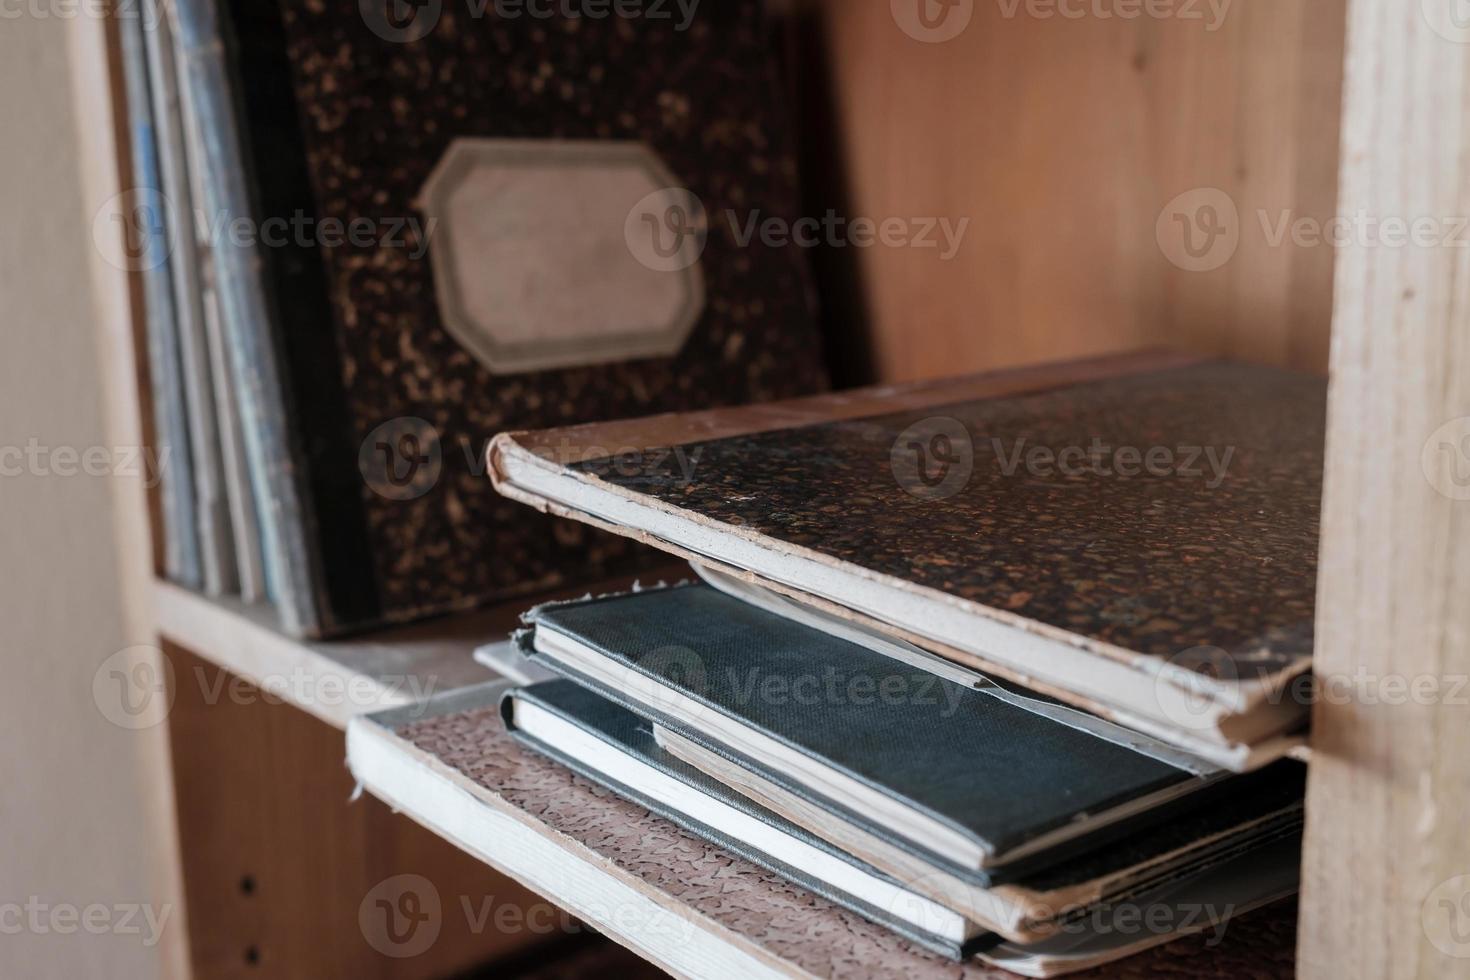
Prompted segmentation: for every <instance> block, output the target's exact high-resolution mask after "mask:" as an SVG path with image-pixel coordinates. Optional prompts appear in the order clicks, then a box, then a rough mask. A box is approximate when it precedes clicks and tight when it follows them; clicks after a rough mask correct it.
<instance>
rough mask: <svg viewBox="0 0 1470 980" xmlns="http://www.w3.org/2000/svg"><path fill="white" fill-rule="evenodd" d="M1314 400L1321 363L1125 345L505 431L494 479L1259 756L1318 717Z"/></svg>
mask: <svg viewBox="0 0 1470 980" xmlns="http://www.w3.org/2000/svg"><path fill="white" fill-rule="evenodd" d="M1325 406H1326V386H1325V383H1324V382H1323V381H1322V380H1321V379H1318V378H1315V377H1309V376H1304V375H1298V374H1293V373H1289V372H1284V371H1278V370H1272V369H1267V368H1260V367H1251V366H1247V365H1242V364H1233V363H1227V362H1213V361H1200V360H1198V359H1194V358H1189V357H1185V356H1182V355H1172V354H1142V355H1127V356H1121V357H1112V358H1103V359H1099V360H1094V361H1084V362H1074V363H1069V364H1061V365H1047V366H1042V367H1037V368H1027V369H1019V370H1013V371H1006V372H997V373H994V374H988V375H981V376H978V377H973V378H965V379H957V380H952V381H939V382H927V383H921V384H915V385H908V386H899V387H882V388H874V389H868V390H863V391H856V392H846V393H841V394H833V395H827V396H818V397H816V398H811V399H805V400H798V401H793V402H787V403H782V404H776V405H764V406H751V407H746V408H741V409H735V410H731V411H713V412H700V413H689V414H668V415H662V416H654V417H649V418H643V419H635V420H630V421H625V422H617V423H606V424H603V425H591V426H580V427H572V428H564V429H558V430H550V431H542V432H518V433H506V434H502V435H501V436H499V437H497V439H496V441H495V442H494V444H493V445H492V448H491V469H492V475H493V476H494V478H495V481H496V485H497V487H498V488H499V489H500V491H501V492H502V493H504V494H506V495H507V496H509V497H511V498H513V499H517V500H521V501H523V502H526V503H529V504H531V505H532V506H534V507H536V508H538V509H541V510H544V511H547V512H549V513H553V514H560V515H565V516H572V517H576V518H579V519H581V520H584V521H587V522H589V523H591V524H593V525H595V526H598V527H602V528H606V529H611V530H615V531H618V532H620V533H623V534H626V535H630V536H633V537H636V538H638V539H639V540H642V541H647V542H649V543H651V544H655V545H658V546H660V547H662V548H665V549H666V550H669V551H671V552H674V553H676V554H679V555H682V556H684V557H686V558H690V559H693V560H696V561H697V562H699V563H701V564H703V565H706V566H710V567H713V568H715V569H716V570H717V571H721V572H724V573H726V574H727V575H728V576H733V577H735V578H741V579H745V580H748V581H752V582H755V583H756V584H759V585H761V586H762V587H764V588H766V589H770V590H774V591H776V592H779V593H782V594H784V595H785V596H787V597H789V598H792V599H796V600H799V601H800V602H802V603H804V604H806V605H809V606H813V607H815V608H817V609H818V610H820V611H822V612H824V613H827V614H829V615H832V616H836V617H838V618H842V619H846V620H849V621H852V622H855V623H857V624H859V625H861V626H863V627H864V628H868V629H873V630H877V631H880V632H884V633H886V634H889V635H891V636H894V637H897V638H899V639H901V640H904V641H907V642H911V643H913V644H915V645H918V646H920V647H923V648H925V649H927V650H929V651H933V652H937V653H940V654H942V655H944V656H946V657H948V658H950V659H952V660H954V661H956V662H959V663H962V664H966V665H970V666H974V667H976V668H979V669H983V670H986V671H989V672H993V673H995V674H997V675H999V676H1001V677H1003V678H1008V679H1010V680H1013V681H1015V682H1017V683H1021V684H1024V685H1026V686H1027V687H1030V688H1033V689H1037V690H1040V691H1043V692H1045V693H1047V694H1049V695H1053V696H1055V697H1058V698H1061V699H1064V700H1066V701H1069V702H1071V703H1073V704H1075V705H1078V706H1080V707H1083V708H1086V709H1087V710H1089V711H1092V712H1095V713H1098V714H1103V715H1106V716H1108V717H1111V718H1113V719H1115V720H1118V721H1120V722H1121V723H1123V724H1126V725H1127V726H1128V727H1130V728H1134V729H1137V730H1140V731H1143V732H1147V733H1149V734H1151V735H1154V736H1156V737H1159V738H1163V739H1166V740H1169V741H1172V742H1174V743H1175V744H1176V745H1179V746H1180V747H1182V748H1185V749H1187V750H1188V751H1190V752H1192V753H1194V754H1197V755H1203V756H1207V757H1209V758H1210V759H1212V760H1213V761H1215V762H1217V763H1219V764H1222V765H1226V766H1229V767H1230V768H1234V769H1246V768H1251V767H1254V766H1258V765H1260V764H1262V763H1264V762H1266V761H1269V760H1270V759H1272V758H1275V757H1277V756H1279V755H1281V754H1282V753H1284V752H1285V751H1286V750H1287V749H1289V748H1290V747H1291V745H1292V739H1291V737H1290V736H1291V733H1292V732H1293V731H1294V730H1295V729H1296V728H1298V727H1299V726H1300V725H1302V724H1304V723H1305V716H1306V712H1305V703H1306V702H1305V700H1304V699H1300V698H1296V697H1294V696H1293V695H1294V693H1295V691H1294V689H1293V684H1294V683H1295V682H1296V681H1297V680H1298V679H1299V678H1301V677H1303V676H1304V675H1305V674H1306V672H1307V670H1308V668H1309V666H1310V655H1311V649H1312V617H1313V604H1314V598H1315V595H1314V593H1315V583H1316V555H1317V533H1318V511H1319V497H1320V493H1321V481H1322V453H1323V432H1324V430H1323V418H1324V414H1325ZM608 445H618V446H624V447H633V449H631V450H625V451H623V452H622V453H620V454H618V455H617V456H616V457H610V456H607V455H606V454H603V455H597V454H596V453H595V451H594V448H595V447H598V446H608Z"/></svg>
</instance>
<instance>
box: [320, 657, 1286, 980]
mask: <svg viewBox="0 0 1470 980" xmlns="http://www.w3.org/2000/svg"><path fill="white" fill-rule="evenodd" d="M508 686H509V685H508V684H507V683H504V682H502V683H496V684H490V685H486V686H483V687H478V688H470V689H464V690H461V691H458V692H455V693H454V694H452V695H449V696H447V697H443V698H439V699H436V701H435V702H434V703H432V704H430V705H419V706H415V707H411V708H405V709H397V710H394V711H390V712H385V713H383V714H380V715H376V716H372V717H362V718H358V719H356V720H354V721H353V723H352V724H351V726H350V727H349V729H348V761H349V765H350V766H351V768H352V771H353V773H354V775H355V776H356V777H357V778H358V779H359V781H360V782H362V783H363V784H364V785H365V786H366V787H367V789H368V791H369V792H370V793H372V794H373V795H375V796H378V797H380V798H381V799H383V800H384V802H387V803H388V804H389V805H391V806H393V807H395V808H397V809H399V810H401V811H402V812H404V813H406V814H407V815H409V816H410V817H412V818H413V819H414V820H416V821H418V822H419V823H421V824H423V825H424V826H426V827H428V828H429V829H431V830H433V831H435V832H436V833H438V834H440V835H441V836H443V837H445V838H447V839H448V840H450V841H451V842H453V843H455V844H457V845H458V846H459V847H461V848H463V849H464V850H466V851H468V852H469V853H471V854H473V855H475V856H476V857H478V858H480V859H481V860H483V861H485V862H487V863H489V864H491V865H492V866H494V867H496V868H498V869H499V870H501V871H503V872H505V873H506V874H509V875H510V876H511V877H513V878H516V879H517V880H519V881H521V882H522V883H524V884H526V885H527V886H529V887H531V888H532V889H534V890H536V891H538V892H540V893H541V894H543V895H545V896H546V897H547V898H549V899H550V900H551V901H553V902H555V903H557V904H558V905H560V906H562V907H564V908H566V909H568V910H569V911H571V912H572V913H573V914H575V915H577V916H579V917H581V918H582V919H584V920H585V921H587V922H588V923H590V924H591V925H593V926H594V927H596V928H598V929H599V930H601V931H603V932H605V933H606V934H607V935H609V936H611V937H612V938H614V939H617V940H618V941H619V942H621V943H623V944H624V945H626V946H628V947H629V948H631V949H634V950H635V951H637V952H639V953H640V954H641V955H643V956H644V957H646V958H648V959H650V960H651V961H653V962H654V963H656V964H658V965H659V966H661V967H663V968H664V969H666V970H669V971H670V972H672V973H675V974H678V975H683V976H692V977H731V978H748V977H773V976H778V977H851V976H907V977H916V978H940V977H944V978H951V980H960V978H994V977H1005V976H1010V974H1007V973H1005V972H1003V971H1000V970H995V969H993V968H989V967H986V966H984V965H983V964H981V963H980V962H979V961H973V960H972V961H970V962H968V963H965V964H956V963H953V962H951V961H949V960H945V959H942V958H940V957H937V956H934V955H931V954H929V953H926V952H923V951H921V950H918V949H916V948H915V947H913V946H911V945H910V944H909V943H907V942H906V941H904V940H903V939H901V938H899V937H898V936H896V935H894V934H893V933H890V932H888V931H887V930H885V929H882V928H880V927H878V926H876V925H873V924H871V923H869V922H867V921H866V920H864V919H862V918H860V917H858V916H856V915H853V914H851V913H848V912H846V911H844V910H842V909H840V908H838V907H836V906H834V905H832V904H831V903H829V902H826V901H825V900H823V899H820V898H817V897H816V896H813V895H811V894H810V893H808V892H806V891H804V890H802V889H800V888H797V887H796V886H794V885H791V884H790V883H788V882H786V881H785V880H783V879H781V878H780V877H778V876H776V875H773V874H770V873H768V872H766V871H763V870H761V869H760V868H757V867H756V866H754V865H752V864H750V863H748V862H746V861H743V860H741V859H738V858H735V857H732V856H730V855H729V854H727V853H725V852H724V851H722V850H720V849H719V848H717V847H714V846H713V845H710V844H707V843H705V842H704V841H702V840H700V839H699V838H697V837H695V836H693V835H692V834H688V833H686V832H684V831H682V830H680V829H679V828H677V827H675V826H674V825H673V824H671V823H669V822H667V821H665V820H663V819H661V818H659V817H656V816H654V815H652V814H650V813H648V812H647V811H646V810H644V809H642V808H641V807H639V806H637V805H635V804H633V803H630V802H628V801H626V800H623V799H620V798H619V797H617V796H616V795H614V794H612V793H609V792H608V791H606V790H604V789H602V788H600V787H597V786H595V785H593V784H592V783H589V782H588V781H586V780H583V779H581V778H580V777H577V776H575V775H573V774H572V773H571V772H570V771H569V770H567V769H565V768H563V767H562V766H559V765H557V764H555V763H554V762H551V761H550V760H548V759H544V758H542V757H541V756H539V755H537V754H536V753H533V752H530V751H528V750H525V749H523V748H521V747H520V746H519V745H518V744H517V743H516V742H515V741H514V740H513V739H511V738H510V736H509V735H507V734H506V733H505V731H504V728H503V726H502V725H501V723H500V720H499V717H498V712H497V710H496V708H495V705H496V704H497V702H498V700H499V696H500V694H501V693H502V692H503V691H504V690H505V689H506V688H507V687H508ZM569 868H570V869H571V870H570V871H569V870H567V869H569ZM1295 922H1296V911H1295V903H1285V904H1283V905H1278V906H1276V907H1273V908H1270V909H1266V910H1263V911H1261V912H1259V913H1256V914H1253V915H1249V916H1245V917H1242V918H1241V919H1239V920H1237V921H1234V922H1232V923H1230V925H1229V926H1228V928H1227V930H1226V935H1225V938H1224V941H1223V942H1222V943H1220V944H1219V945H1215V946H1212V944H1211V942H1210V940H1209V939H1208V938H1206V937H1205V936H1199V937H1190V938H1185V939H1181V940H1177V941H1175V942H1173V943H1170V944H1168V945H1165V946H1161V947H1158V948H1156V949H1153V950H1150V951H1148V952H1145V953H1143V954H1140V955H1139V956H1136V957H1133V958H1131V959H1128V960H1126V961H1123V962H1120V963H1118V964H1115V965H1113V966H1110V967H1106V968H1102V969H1100V970H1095V971H1091V972H1089V973H1084V974H1077V976H1082V977H1094V978H1096V977H1115V978H1130V980H1131V978H1135V977H1136V978H1145V977H1148V978H1152V977H1159V976H1169V977H1179V978H1182V977H1222V978H1223V977H1241V976H1249V977H1252V978H1256V980H1269V978H1275V977H1281V978H1287V977H1291V976H1293V972H1294V945H1295Z"/></svg>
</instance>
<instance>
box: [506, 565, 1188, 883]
mask: <svg viewBox="0 0 1470 980" xmlns="http://www.w3.org/2000/svg"><path fill="white" fill-rule="evenodd" d="M528 619H529V621H530V622H531V624H532V625H533V626H534V627H535V628H536V629H538V630H551V631H554V632H557V633H560V634H563V635H565V636H567V637H570V638H573V639H575V640H577V641H579V642H580V643H582V644H583V645H585V646H587V647H589V648H591V649H593V650H595V651H597V652H598V653H599V654H600V655H602V656H605V657H607V658H609V659H610V660H612V661H615V662H617V663H619V664H621V665H623V666H625V667H627V668H630V669H632V670H633V671H635V672H638V673H641V674H643V675H645V676H650V677H655V678H657V679H658V680H659V681H660V682H661V683H662V684H664V685H666V686H668V687H670V688H673V689H676V690H678V691H680V692H681V693H683V694H685V695H687V696H688V697H690V698H692V699H694V700H695V701H697V702H699V703H700V704H702V705H704V706H706V708H707V709H708V710H711V711H717V712H721V713H723V714H726V715H728V716H731V717H733V718H736V719H739V720H740V721H741V722H743V723H744V724H746V725H747V726H749V727H751V728H753V729H755V730H757V731H759V732H761V733H763V734H765V735H768V736H769V737H771V738H774V739H776V740H778V741H780V742H782V743H784V744H786V745H787V746H789V747H791V748H794V749H796V750H798V751H800V752H802V753H805V754H807V755H810V756H813V757H815V758H818V759H820V760H822V761H823V762H825V763H826V764H828V765H830V766H832V767H834V768H836V769H838V770H840V771H843V772H845V773H846V774H848V775H850V776H852V777H854V778H856V779H858V780H860V781H862V782H864V783H866V784H868V785H869V786H871V787H875V788H877V789H879V790H880V791H882V792H884V793H886V794H889V795H891V796H894V797H898V798H900V799H902V800H903V801H904V802H905V803H907V804H908V805H909V806H911V807H913V808H914V809H916V810H919V811H922V812H925V813H927V814H929V815H930V816H932V817H934V818H935V819H937V820H940V821H942V822H943V823H945V824H947V825H948V826H950V827H952V828H954V829H956V830H958V831H959V832H961V833H962V834H964V835H966V836H967V837H969V838H970V839H971V840H972V841H974V842H975V843H976V844H977V845H978V846H979V847H981V848H982V849H983V850H984V851H986V852H987V853H990V854H995V855H1001V856H1003V855H1004V854H1005V853H1006V852H1007V851H1010V850H1012V849H1014V848H1016V847H1018V846H1020V845H1023V844H1025V843H1026V842H1027V841H1029V840H1032V839H1034V838H1036V837H1038V836H1040V835H1042V834H1045V833H1047V832H1049V831H1052V830H1054V829H1057V828H1060V827H1064V826H1065V825H1067V824H1069V823H1070V822H1072V821H1075V820H1078V819H1081V818H1082V817H1084V816H1086V815H1089V814H1099V813H1103V812H1105V811H1107V810H1109V809H1111V808H1113V807H1115V806H1118V805H1121V804H1125V803H1127V802H1129V801H1131V800H1134V799H1137V798H1139V797H1143V796H1147V795H1150V794H1152V793H1155V792H1157V791H1160V790H1163V789H1165V788H1168V787H1171V786H1175V785H1178V784H1183V783H1186V782H1188V781H1190V780H1196V781H1199V782H1200V783H1201V785H1202V784H1203V783H1204V782H1205V781H1206V780H1205V778H1204V777H1200V776H1197V775H1195V774H1193V773H1191V772H1189V771H1186V770H1184V769H1182V768H1179V767H1176V766H1175V765H1173V764H1171V763H1169V762H1166V761H1162V760H1161V759H1158V758H1155V757H1152V756H1150V755H1146V754H1144V753H1142V752H1139V751H1136V750H1134V749H1132V748H1129V747H1127V746H1124V745H1120V744H1116V743H1114V742H1112V741H1109V740H1107V739H1104V738H1101V737H1098V736H1096V735H1093V734H1091V733H1089V732H1086V731H1083V730H1080V729H1078V728H1074V727H1071V726H1069V725H1067V724H1063V723H1061V722H1058V721H1056V720H1053V719H1052V718H1050V717H1047V716H1046V715H1044V714H1039V713H1036V712H1033V711H1030V710H1027V709H1026V708H1025V707H1022V706H1019V705H1017V704H1015V703H1013V702H1012V701H1010V700H1006V699H1003V698H1001V697H997V696H993V695H992V694H990V693H987V692H986V690H985V689H977V688H972V687H967V686H965V685H962V684H958V683H955V682H952V681H948V680H945V679H941V678H938V677H936V676H935V675H933V674H930V673H928V672H926V671H923V670H921V669H919V668H916V667H911V666H909V665H906V664H903V663H901V662H899V661H896V660H893V659H891V658H889V657H886V656H883V655H881V654H878V653H875V652H873V651H871V650H869V649H867V648H866V647H862V646H859V645H857V644H854V643H850V642H848V641H845V640H841V639H838V638H835V637H833V636H830V635H829V634H827V633H824V632H822V631H820V630H816V629H812V628H810V627H806V626H803V625H800V624H798V623H793V622H791V621H789V620H786V619H783V618H782V617H780V616H777V615H774V614H772V613H769V612H766V611H764V610H761V609H758V608H756V607H754V606H751V605H749V604H747V603H744V602H741V601H740V600H738V599H735V598H732V597H730V596H727V595H725V594H723V593H721V592H718V591H716V590H714V589H712V588H709V587H708V586H703V585H691V586H683V587H678V588H673V589H660V590H649V591H645V592H639V593H633V594H630V595H623V596H610V597H605V598H599V599H592V600H586V601H581V602H573V603H562V604H553V605H547V606H542V607H538V608H537V609H535V610H532V612H531V613H530V614H528ZM540 659H542V662H546V663H551V664H553V665H555V666H558V668H559V669H562V670H563V672H564V673H570V671H568V670H567V669H566V668H565V667H564V666H561V665H557V664H555V662H554V661H552V660H551V659H550V658H546V657H541V658H540ZM579 679H580V680H583V681H584V682H587V683H593V684H594V686H597V687H599V689H600V690H602V692H603V693H604V694H606V695H608V696H609V697H612V698H613V699H615V700H618V701H620V702H621V703H623V704H625V705H626V706H628V707H630V708H633V709H634V710H636V711H638V712H640V713H642V714H646V715H650V716H659V715H660V713H659V712H658V711H656V710H651V709H650V708H649V706H648V705H647V704H644V703H640V702H639V700H638V699H637V698H630V697H629V696H628V693H627V692H622V691H612V690H607V689H606V687H605V686H602V685H596V684H595V682H592V681H590V680H589V679H587V678H579ZM657 720H659V721H660V723H666V724H669V725H670V727H672V728H674V729H675V730H676V731H679V732H680V733H681V734H684V735H686V736H688V737H691V738H693V739H694V740H695V741H698V742H700V743H701V744H705V745H708V746H710V747H711V748H714V749H716V750H719V751H721V752H722V754H724V755H726V756H727V757H729V758H731V759H733V760H734V761H736V762H738V763H740V764H741V765H744V766H747V767H749V768H754V769H758V770H759V771H760V772H761V773H762V775H764V776H766V777H767V778H770V779H772V780H773V781H775V782H777V783H778V784H779V785H781V786H782V787H783V788H786V789H788V790H790V791H792V792H794V793H797V794H799V795H801V796H803V797H804V798H807V799H811V800H814V801H815V802H819V803H821V804H822V805H823V806H824V807H826V808H828V809H829V810H832V811H833V812H836V813H839V814H840V815H841V816H843V817H844V818H846V819H851V820H854V821H857V822H861V823H865V825H870V824H871V821H865V820H864V818H863V817H862V816H861V815H859V814H854V813H851V812H850V811H845V810H843V809H842V808H841V807H839V806H837V805H836V804H834V803H832V801H830V800H825V799H824V798H822V797H820V796H817V795H816V794H814V793H813V792H812V791H811V790H810V789H809V788H808V787H806V786H804V785H803V784H802V783H800V782H799V781H797V780H796V779H794V778H792V777H791V776H790V775H789V774H786V773H782V772H779V771H777V770H776V769H775V768H773V767H771V766H767V765H762V764H760V763H758V762H756V761H754V760H751V759H747V758H744V757H742V756H740V755H739V754H738V753H737V752H734V751H733V750H731V749H730V748H729V747H727V746H720V745H718V744H712V741H711V739H710V738H709V737H708V736H706V735H704V734H703V733H701V732H698V731H691V726H689V725H685V724H682V723H679V722H677V721H675V720H672V719H669V718H666V717H658V719H657ZM1169 809H1170V808H1168V807H1164V808H1160V810H1159V811H1158V812H1156V813H1155V812H1150V813H1145V814H1141V815H1139V816H1137V817H1134V818H1131V819H1129V820H1127V821H1124V822H1122V823H1121V824H1118V825H1114V826H1113V827H1111V828H1108V830H1107V832H1106V833H1107V834H1108V835H1110V836H1108V837H1106V838H1103V837H1098V838H1095V840H1101V839H1111V837H1114V836H1117V835H1120V834H1121V833H1124V832H1128V831H1131V830H1133V829H1136V828H1138V827H1140V826H1142V825H1143V824H1144V823H1146V822H1148V821H1149V820H1150V819H1158V817H1159V816H1161V815H1162V814H1163V813H1165V812H1168V811H1169ZM870 829H872V828H871V827H870ZM1075 850H1076V846H1075V845H1072V846H1064V847H1059V848H1058V849H1057V855H1056V856H1061V855H1062V854H1063V853H1065V852H1069V851H1070V852H1072V853H1075ZM1045 856H1047V855H1038V856H1037V857H1036V858H1033V859H1028V860H1027V862H1026V863H1027V866H1028V868H1035V867H1037V866H1039V865H1041V864H1044V863H1045V862H1044V861H1043V860H1042V858H1043V857H1045ZM938 863H941V864H943V863H947V862H945V861H944V860H943V859H942V857H941V858H939V862H938ZM982 877H984V876H983V875H982Z"/></svg>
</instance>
